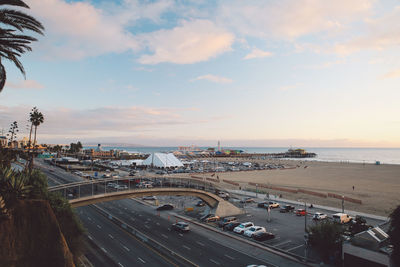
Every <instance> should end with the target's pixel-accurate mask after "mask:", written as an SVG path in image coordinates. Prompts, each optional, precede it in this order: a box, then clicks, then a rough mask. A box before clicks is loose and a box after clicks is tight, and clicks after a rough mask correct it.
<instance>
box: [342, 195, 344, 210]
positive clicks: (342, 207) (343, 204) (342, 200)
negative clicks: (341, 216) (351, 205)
mask: <svg viewBox="0 0 400 267" xmlns="http://www.w3.org/2000/svg"><path fill="white" fill-rule="evenodd" d="M342 213H344V196H342Z"/></svg>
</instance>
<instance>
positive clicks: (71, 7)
mask: <svg viewBox="0 0 400 267" xmlns="http://www.w3.org/2000/svg"><path fill="white" fill-rule="evenodd" d="M29 5H30V7H31V14H32V15H33V16H34V17H36V18H37V19H38V20H40V21H41V22H42V23H43V25H45V27H46V32H45V37H43V38H40V45H39V44H37V47H36V48H35V50H39V51H40V52H41V53H42V54H44V55H45V56H46V57H47V58H49V59H53V58H63V59H72V60H78V59H82V58H85V57H90V56H97V55H101V54H104V53H121V52H125V51H137V50H138V49H139V48H140V47H139V44H138V42H137V40H135V37H134V35H133V34H131V33H130V32H129V31H128V30H127V27H128V26H130V24H131V23H132V22H134V21H136V20H138V19H140V18H148V19H152V20H154V21H158V20H159V17H160V16H161V14H162V13H163V12H164V11H165V10H167V9H168V8H169V7H170V6H171V5H172V2H171V1H160V2H157V3H145V4H140V3H139V2H138V1H133V0H126V1H124V2H123V4H122V6H116V5H111V4H110V5H109V6H107V7H108V8H109V9H100V8H97V7H95V6H94V5H92V4H90V3H89V2H67V1H63V0H31V1H30V2H29Z"/></svg>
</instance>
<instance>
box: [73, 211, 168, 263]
mask: <svg viewBox="0 0 400 267" xmlns="http://www.w3.org/2000/svg"><path fill="white" fill-rule="evenodd" d="M77 212H78V215H79V218H80V219H81V221H82V222H83V224H84V226H85V228H86V229H87V231H88V238H89V239H90V240H92V241H93V242H94V243H96V245H97V246H99V248H100V249H101V250H102V251H103V252H104V253H106V254H107V255H108V257H110V258H111V259H112V260H113V261H114V262H116V263H117V265H119V266H121V267H123V266H146V265H147V266H175V265H173V264H171V262H170V261H169V260H168V259H166V258H164V257H162V256H161V255H159V254H158V253H157V252H155V251H154V250H152V249H151V248H148V247H146V246H145V245H143V243H141V242H140V241H139V240H137V239H136V238H135V237H133V236H132V235H130V234H129V233H128V232H126V231H124V230H122V229H121V228H119V227H117V226H116V225H115V224H114V223H112V222H111V221H110V220H108V219H107V218H105V217H104V216H103V215H101V214H99V212H98V211H97V210H95V209H94V208H93V207H90V206H88V207H81V208H77Z"/></svg>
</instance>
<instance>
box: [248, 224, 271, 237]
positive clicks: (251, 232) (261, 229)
mask: <svg viewBox="0 0 400 267" xmlns="http://www.w3.org/2000/svg"><path fill="white" fill-rule="evenodd" d="M266 231H267V230H265V228H264V227H261V226H253V227H251V228H250V229H249V230H247V231H244V233H243V235H245V236H248V237H252V236H253V235H254V234H256V233H259V232H266Z"/></svg>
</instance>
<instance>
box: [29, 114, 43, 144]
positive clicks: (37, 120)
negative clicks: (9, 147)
mask: <svg viewBox="0 0 400 267" xmlns="http://www.w3.org/2000/svg"><path fill="white" fill-rule="evenodd" d="M30 122H31V123H32V126H33V127H35V134H34V139H33V147H35V146H36V131H37V127H38V126H39V125H40V124H42V123H43V122H44V117H43V114H42V112H40V111H39V110H38V109H37V107H34V108H33V109H32V112H31V113H30ZM31 129H32V128H31Z"/></svg>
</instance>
